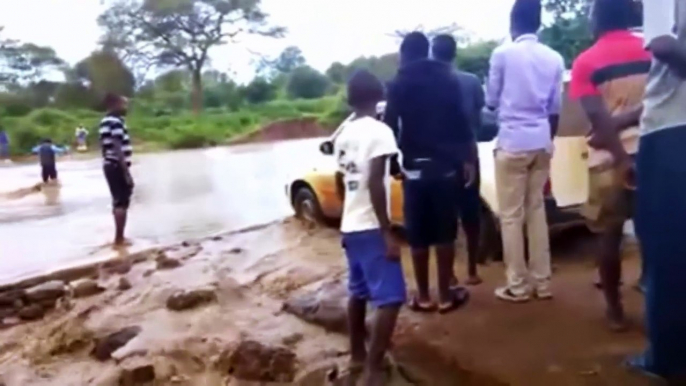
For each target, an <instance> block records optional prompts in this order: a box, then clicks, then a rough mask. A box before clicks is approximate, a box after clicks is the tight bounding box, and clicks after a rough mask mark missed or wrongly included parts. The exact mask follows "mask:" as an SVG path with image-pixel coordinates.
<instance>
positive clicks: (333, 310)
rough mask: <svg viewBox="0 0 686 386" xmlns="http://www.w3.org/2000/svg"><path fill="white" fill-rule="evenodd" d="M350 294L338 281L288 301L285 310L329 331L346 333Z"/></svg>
mask: <svg viewBox="0 0 686 386" xmlns="http://www.w3.org/2000/svg"><path fill="white" fill-rule="evenodd" d="M347 300H348V292H347V290H346V287H345V284H343V282H341V281H339V280H336V281H333V282H329V283H326V284H324V285H322V286H321V287H320V288H319V289H318V290H316V291H314V292H310V293H305V294H299V295H295V296H293V297H291V298H290V299H288V300H286V302H285V303H284V306H283V309H284V311H286V312H288V313H289V314H292V315H295V316H297V317H298V318H300V319H302V320H304V321H306V322H308V323H312V324H315V325H318V326H321V327H323V328H324V329H326V330H327V331H331V332H339V333H346V332H347V330H348V323H347V305H346V303H347Z"/></svg>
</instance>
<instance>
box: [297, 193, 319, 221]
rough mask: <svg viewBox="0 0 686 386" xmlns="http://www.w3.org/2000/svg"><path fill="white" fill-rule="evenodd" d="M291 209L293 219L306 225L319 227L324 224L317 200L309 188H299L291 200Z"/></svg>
mask: <svg viewBox="0 0 686 386" xmlns="http://www.w3.org/2000/svg"><path fill="white" fill-rule="evenodd" d="M293 209H295V217H296V218H297V219H299V220H300V221H302V222H303V223H305V224H308V225H319V224H322V223H324V215H323V213H322V209H321V206H320V205H319V200H317V196H316V195H315V194H314V192H313V191H312V189H310V188H306V187H303V188H300V189H298V191H297V192H296V193H295V196H294V198H293Z"/></svg>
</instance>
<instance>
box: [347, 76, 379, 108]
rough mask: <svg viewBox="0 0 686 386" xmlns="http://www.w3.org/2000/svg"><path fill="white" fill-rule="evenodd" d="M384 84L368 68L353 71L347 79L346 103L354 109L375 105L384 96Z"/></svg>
mask: <svg viewBox="0 0 686 386" xmlns="http://www.w3.org/2000/svg"><path fill="white" fill-rule="evenodd" d="M384 91H385V89H384V85H383V83H382V82H381V80H379V78H377V77H376V75H374V74H372V73H371V72H369V71H368V70H364V69H361V70H357V71H355V72H354V73H353V74H352V76H350V79H349V80H348V104H349V105H350V107H352V108H354V109H363V108H370V107H375V106H376V104H377V103H379V102H381V101H382V100H383V98H384Z"/></svg>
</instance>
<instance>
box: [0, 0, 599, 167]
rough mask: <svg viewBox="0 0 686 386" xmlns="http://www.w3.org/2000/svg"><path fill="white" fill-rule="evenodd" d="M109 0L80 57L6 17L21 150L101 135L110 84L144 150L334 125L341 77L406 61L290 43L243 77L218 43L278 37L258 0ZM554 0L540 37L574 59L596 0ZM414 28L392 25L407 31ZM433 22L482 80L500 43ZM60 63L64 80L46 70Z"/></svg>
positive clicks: (10, 119) (6, 57)
mask: <svg viewBox="0 0 686 386" xmlns="http://www.w3.org/2000/svg"><path fill="white" fill-rule="evenodd" d="M105 3H106V4H107V8H106V10H105V12H104V13H103V14H102V15H101V16H100V18H99V20H98V22H99V24H100V25H101V27H102V29H103V36H102V38H101V41H100V42H101V45H100V47H99V48H98V49H97V50H96V51H95V52H93V53H92V54H91V55H89V56H88V57H86V58H84V59H83V60H81V61H80V62H78V63H76V64H73V65H72V64H69V63H66V62H64V61H63V60H62V59H60V57H59V55H58V53H57V52H55V51H54V50H53V49H52V48H50V47H41V46H37V45H35V44H31V43H27V42H20V41H16V40H12V38H11V37H10V36H6V34H4V33H2V29H1V27H0V126H2V128H4V129H5V130H7V132H8V134H9V137H10V141H11V145H10V150H11V152H12V153H13V154H17V155H18V154H23V153H27V152H29V151H30V149H31V148H32V147H33V146H34V145H35V144H36V143H37V142H38V141H39V140H40V139H41V138H45V137H50V138H52V140H53V141H54V142H55V143H57V144H61V145H71V144H72V141H73V140H74V130H75V128H76V127H77V126H78V125H83V126H85V127H86V128H87V129H88V130H89V131H90V133H91V135H90V136H89V137H88V138H89V141H90V142H91V145H96V143H97V125H98V122H99V119H100V117H101V115H102V106H100V105H99V103H100V100H101V99H102V97H103V95H105V93H107V92H115V93H119V94H122V95H126V96H129V97H130V98H131V101H132V102H131V109H130V116H129V118H128V126H129V127H130V130H131V135H132V136H133V138H134V141H135V143H136V144H137V148H139V149H140V148H141V147H142V148H143V149H182V148H197V147H205V146H214V145H218V144H223V143H227V142H229V141H230V140H231V139H232V138H234V137H236V136H240V135H244V134H246V133H249V132H251V131H255V130H258V129H259V128H261V127H263V126H264V125H266V124H268V123H271V122H274V121H278V120H283V119H298V118H315V119H317V120H318V122H320V124H321V125H322V126H324V127H327V128H333V127H335V126H336V125H337V124H338V123H339V122H340V121H341V120H342V119H343V118H344V117H345V116H346V115H347V108H346V104H345V99H344V83H345V80H346V79H347V77H348V76H349V75H350V74H351V73H352V72H353V71H354V70H355V69H357V68H367V69H369V70H371V71H372V72H373V73H375V74H376V75H378V76H379V77H380V78H382V79H384V80H388V79H390V78H391V77H392V76H393V75H394V74H395V72H396V70H397V63H398V56H397V54H396V53H389V54H385V55H380V56H371V57H360V58H357V59H355V60H353V61H352V62H350V63H338V62H337V63H333V64H332V65H331V66H330V67H329V68H328V69H327V70H326V71H325V72H323V73H322V72H320V71H318V70H316V69H314V68H312V67H310V66H309V65H308V64H307V60H306V58H305V57H304V55H303V53H302V52H301V50H300V49H299V48H298V47H287V48H286V49H285V50H284V51H283V52H282V53H281V54H280V55H278V56H276V57H261V58H260V60H259V63H258V64H257V65H256V76H255V78H254V79H253V80H252V81H251V82H250V83H248V84H237V83H236V82H235V81H234V80H233V79H232V77H231V75H230V73H229V72H228V71H221V70H218V69H213V68H211V67H210V64H209V62H208V58H209V57H210V52H211V51H212V49H213V48H216V47H217V46H219V45H223V44H232V43H231V41H232V40H231V39H229V37H230V36H231V37H233V36H237V35H240V34H253V35H258V36H262V37H264V38H266V39H278V38H280V37H282V36H284V35H285V34H286V33H287V30H286V29H285V28H282V27H280V26H274V25H272V24H270V23H269V18H268V15H267V14H265V13H264V12H263V11H262V9H261V4H260V1H259V0H249V1H244V2H239V3H237V2H234V1H228V0H225V1H224V0H219V1H217V0H187V1H182V2H178V1H177V2H164V1H163V2H159V4H158V5H154V6H153V5H151V4H152V2H149V1H144V0H106V1H105ZM545 3H547V7H548V11H549V12H550V14H551V15H552V22H551V23H550V24H549V25H548V26H547V27H546V28H545V29H544V30H543V31H542V33H541V36H542V39H543V40H544V41H545V42H546V43H548V44H550V45H551V46H553V47H554V48H556V49H557V50H559V51H560V52H561V53H563V54H564V56H565V59H566V60H567V62H568V63H571V60H572V59H573V57H574V56H576V54H577V53H578V52H579V51H580V50H581V49H583V48H585V47H586V46H587V45H588V44H589V43H590V42H591V40H590V34H589V33H588V28H587V21H586V20H587V18H586V14H587V12H588V4H589V1H588V0H547V1H545ZM156 4H157V3H156ZM201 21H202V22H201ZM418 29H421V27H418ZM405 32H406V31H396V32H395V34H396V35H397V37H398V39H400V38H401V37H402V35H403V34H404V33H405ZM426 32H427V33H428V34H436V33H446V32H447V33H451V34H454V35H455V36H456V38H457V40H458V42H459V45H460V49H459V52H458V58H457V60H456V65H457V66H458V67H459V68H461V69H463V70H465V71H469V72H473V73H475V74H476V75H478V76H479V77H481V78H482V79H483V78H484V77H485V76H486V75H487V72H488V60H489V57H490V54H491V52H492V50H493V49H494V48H495V47H496V46H497V44H498V43H497V42H495V41H481V40H475V39H473V37H472V36H471V34H469V33H468V32H467V31H465V30H463V29H461V28H460V27H459V26H456V25H452V26H448V27H445V28H440V29H437V30H433V31H426ZM56 73H57V74H59V73H62V74H64V77H63V78H64V80H63V81H51V80H47V79H46V76H47V75H49V78H50V79H54V78H55V76H54V75H55V74H56ZM152 74H158V75H157V76H152Z"/></svg>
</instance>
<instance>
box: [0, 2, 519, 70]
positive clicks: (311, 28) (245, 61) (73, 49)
mask: <svg viewBox="0 0 686 386" xmlns="http://www.w3.org/2000/svg"><path fill="white" fill-rule="evenodd" d="M0 3H1V4H2V6H1V7H0V26H5V31H4V36H6V37H11V38H14V39H20V40H22V41H27V42H32V43H36V44H39V45H48V46H51V47H53V48H54V49H55V50H56V51H57V54H58V55H59V56H60V57H62V58H63V59H65V60H67V61H68V62H70V63H75V62H77V61H78V60H80V59H82V58H84V57H86V56H87V55H88V54H89V53H90V52H91V51H93V50H94V49H95V48H96V44H97V40H98V38H99V37H100V35H101V33H102V32H101V31H100V29H99V28H98V25H97V23H96V18H97V16H98V15H99V14H100V13H101V11H102V6H101V5H100V1H98V0H0ZM262 3H263V9H264V10H265V11H266V12H268V13H269V14H270V15H271V19H270V20H271V21H272V22H273V23H275V24H279V25H282V26H285V27H287V28H288V30H289V32H288V35H287V36H286V37H285V38H284V39H279V40H271V41H270V40H267V39H262V38H260V39H256V38H243V39H242V40H241V42H239V44H236V45H232V46H231V47H222V48H218V49H215V50H214V51H212V67H213V68H216V69H218V70H222V71H227V70H230V71H233V72H235V73H236V75H237V76H238V78H239V79H241V80H246V79H250V78H251V77H252V76H253V74H254V72H253V69H252V61H253V60H254V56H253V55H252V54H250V53H249V52H248V51H247V49H246V48H250V49H251V50H253V51H258V52H261V53H264V54H268V55H277V54H278V53H279V52H280V51H281V50H282V49H283V48H285V47H286V46H289V45H296V46H298V47H300V48H301V49H302V51H303V53H304V55H305V57H306V59H307V61H308V63H309V64H310V65H312V66H313V67H315V68H317V69H319V70H322V71H323V70H326V68H328V66H329V65H330V64H331V63H333V62H335V61H341V62H349V61H351V60H353V59H354V58H356V57H358V56H361V55H365V56H369V55H380V54H384V53H387V52H392V51H395V50H397V46H398V42H397V41H396V40H395V39H394V38H393V37H390V36H389V34H390V33H392V32H393V31H394V30H398V29H405V30H406V29H412V28H415V27H417V26H419V25H423V26H425V27H426V28H432V27H440V26H444V25H449V24H451V23H457V24H459V25H460V26H462V27H464V28H466V29H467V30H469V31H472V32H473V33H474V34H475V35H476V36H477V37H480V38H485V39H491V38H496V39H499V38H502V37H504V36H506V35H507V31H508V15H509V11H510V7H511V6H512V3H513V0H421V1H420V0H262Z"/></svg>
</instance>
